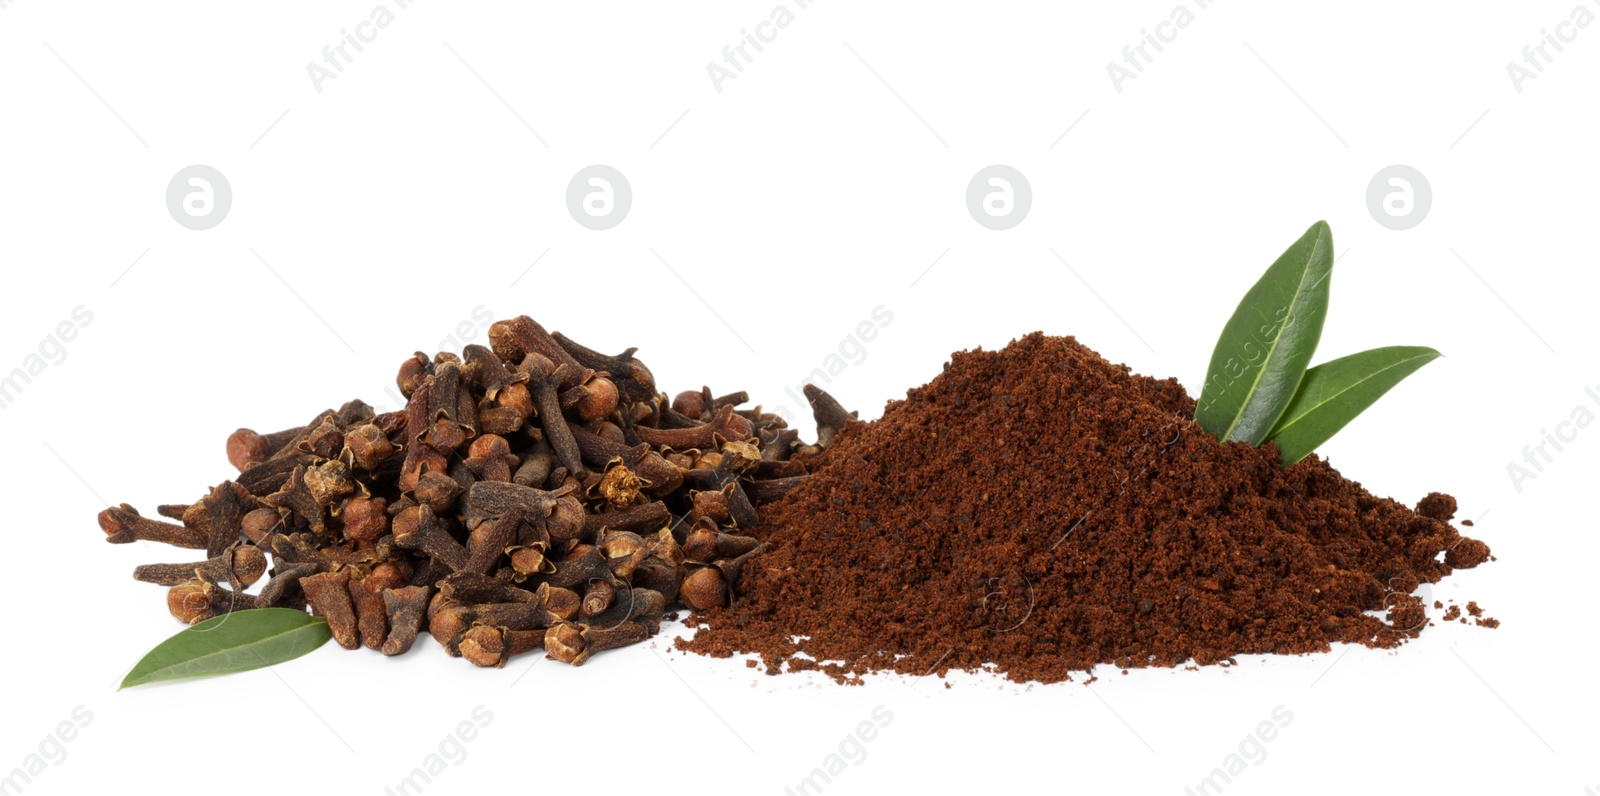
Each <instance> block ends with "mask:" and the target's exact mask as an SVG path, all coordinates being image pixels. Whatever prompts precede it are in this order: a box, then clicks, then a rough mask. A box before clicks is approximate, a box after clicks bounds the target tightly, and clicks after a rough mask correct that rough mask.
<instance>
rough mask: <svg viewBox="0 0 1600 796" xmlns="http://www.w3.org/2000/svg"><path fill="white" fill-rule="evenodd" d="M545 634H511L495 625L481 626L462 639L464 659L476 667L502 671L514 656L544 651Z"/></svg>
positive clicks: (511, 632) (524, 632)
mask: <svg viewBox="0 0 1600 796" xmlns="http://www.w3.org/2000/svg"><path fill="white" fill-rule="evenodd" d="M545 632H546V631H544V630H508V629H506V628H503V627H494V626H492V625H478V626H476V627H474V628H472V629H470V630H468V631H467V632H466V635H464V636H463V637H462V639H461V644H460V649H461V657H463V658H466V659H467V660H468V661H470V662H471V663H472V665H474V666H493V667H495V668H500V667H503V666H505V665H506V660H508V659H509V658H511V657H512V656H514V655H521V654H523V653H525V652H532V651H533V650H537V649H544V637H545Z"/></svg>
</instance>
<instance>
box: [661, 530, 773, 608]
mask: <svg viewBox="0 0 1600 796" xmlns="http://www.w3.org/2000/svg"><path fill="white" fill-rule="evenodd" d="M769 547H771V545H767V544H762V545H757V546H756V547H755V548H754V549H752V550H750V551H749V552H747V553H745V554H743V555H741V556H739V557H738V558H730V559H722V560H720V561H716V562H714V563H712V564H711V565H710V566H703V567H700V568H698V569H696V570H694V571H693V572H690V573H689V575H688V577H686V578H684V579H683V587H682V589H680V590H679V592H678V599H680V600H683V602H684V603H685V604H687V605H688V606H689V607H690V608H693V609H695V610H697V611H704V610H708V609H711V608H723V607H726V606H727V605H728V602H729V597H730V596H731V593H732V590H733V587H734V586H735V585H736V584H738V582H739V574H740V572H741V571H743V569H744V566H745V564H746V563H747V562H749V560H750V559H751V558H752V557H753V556H755V555H757V554H759V553H762V552H764V551H765V550H767V548H769Z"/></svg>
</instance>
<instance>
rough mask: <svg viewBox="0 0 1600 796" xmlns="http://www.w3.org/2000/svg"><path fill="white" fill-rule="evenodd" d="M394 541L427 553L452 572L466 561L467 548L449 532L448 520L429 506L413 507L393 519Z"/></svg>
mask: <svg viewBox="0 0 1600 796" xmlns="http://www.w3.org/2000/svg"><path fill="white" fill-rule="evenodd" d="M394 542H395V544H397V545H399V546H401V547H403V548H406V549H407V550H416V551H418V552H421V553H425V554H426V555H428V556H429V557H430V558H432V559H433V560H435V561H437V562H439V563H441V564H443V565H445V566H446V567H449V568H450V569H451V570H452V571H456V570H460V569H461V568H462V567H464V566H466V564H467V549H466V548H465V547H462V546H461V543H460V542H458V541H456V539H455V537H454V536H451V535H450V531H449V530H448V526H447V524H446V521H445V520H441V519H440V518H439V517H438V516H436V515H435V514H434V513H433V511H432V510H431V509H429V508H428V507H427V506H413V507H411V508H408V509H406V510H404V511H402V512H400V515H399V516H397V517H395V518H394Z"/></svg>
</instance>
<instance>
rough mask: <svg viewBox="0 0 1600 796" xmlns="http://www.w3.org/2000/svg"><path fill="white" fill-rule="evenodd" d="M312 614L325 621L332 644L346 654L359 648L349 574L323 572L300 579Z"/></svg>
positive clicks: (345, 570)
mask: <svg viewBox="0 0 1600 796" xmlns="http://www.w3.org/2000/svg"><path fill="white" fill-rule="evenodd" d="M300 588H302V589H304V590H305V593H306V602H308V603H310V604H311V611H312V613H315V614H316V615H317V616H320V617H323V618H324V619H327V620H328V630H330V631H331V632H332V633H333V640H334V641H337V642H339V646H341V647H344V648H345V649H347V650H353V649H355V648H357V647H359V646H361V639H360V637H359V635H358V633H357V628H356V610H355V605H354V604H353V603H352V602H351V601H350V570H348V569H341V570H339V571H338V572H324V573H321V574H319V575H312V576H310V577H306V578H301V579H300Z"/></svg>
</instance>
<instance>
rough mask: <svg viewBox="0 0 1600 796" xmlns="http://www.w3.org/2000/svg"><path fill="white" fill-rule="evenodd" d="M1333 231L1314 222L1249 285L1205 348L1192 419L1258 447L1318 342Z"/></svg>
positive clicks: (1330, 266) (1325, 308)
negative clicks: (1207, 361)
mask: <svg viewBox="0 0 1600 796" xmlns="http://www.w3.org/2000/svg"><path fill="white" fill-rule="evenodd" d="M1332 272H1333V233H1332V231H1330V230H1329V229H1328V223H1327V222H1326V221H1318V222H1317V223H1315V224H1313V225H1312V226H1311V228H1310V229H1308V230H1306V233H1305V234H1304V235H1302V236H1301V237H1300V239H1299V240H1297V241H1295V242H1294V245H1292V246H1290V247H1289V248H1288V250H1286V251H1284V253H1283V254H1282V256H1280V257H1278V259H1277V261H1276V262H1274V263H1273V264H1272V267H1270V268H1268V269H1267V272H1266V273H1265V274H1263V275H1262V276H1261V279H1260V280H1259V281H1257V282H1256V283H1255V286H1254V287H1251V288H1250V292H1248V293H1246V294H1245V297H1244V299H1243V300H1242V301H1240V302H1239V306H1238V308H1237V309H1235V310H1234V311H1233V317H1231V318H1229V319H1228V324H1227V325H1226V326H1224V327H1223V329H1222V336H1221V337H1220V338H1218V339H1217V347H1216V349H1215V350H1213V351H1212V353H1211V365H1210V367H1209V368H1207V370H1206V382H1205V387H1204V388H1203V389H1202V390H1201V391H1200V399H1199V400H1198V401H1197V402H1196V405H1195V411H1194V419H1195V420H1196V421H1197V422H1199V424H1200V426H1201V427H1202V428H1204V429H1205V430H1207V431H1209V432H1211V433H1213V434H1215V435H1217V437H1219V438H1221V439H1224V440H1242V441H1244V442H1248V443H1250V444H1252V445H1260V444H1261V443H1263V442H1265V441H1266V440H1267V437H1268V435H1269V433H1270V432H1271V431H1272V427H1273V426H1274V425H1275V424H1276V423H1277V422H1278V418H1279V417H1282V416H1283V413H1284V410H1285V409H1287V408H1288V406H1289V402H1290V401H1291V400H1292V399H1293V398H1294V394H1295V390H1296V389H1298V388H1299V387H1300V380H1301V378H1303V377H1304V376H1305V372H1306V366H1308V365H1310V364H1311V355H1312V354H1313V353H1315V351H1316V349H1317V342H1318V341H1319V340H1321V339H1322V323H1323V321H1324V320H1325V319H1326V318H1327V315H1328V277H1329V276H1330V275H1331V274H1332Z"/></svg>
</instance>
